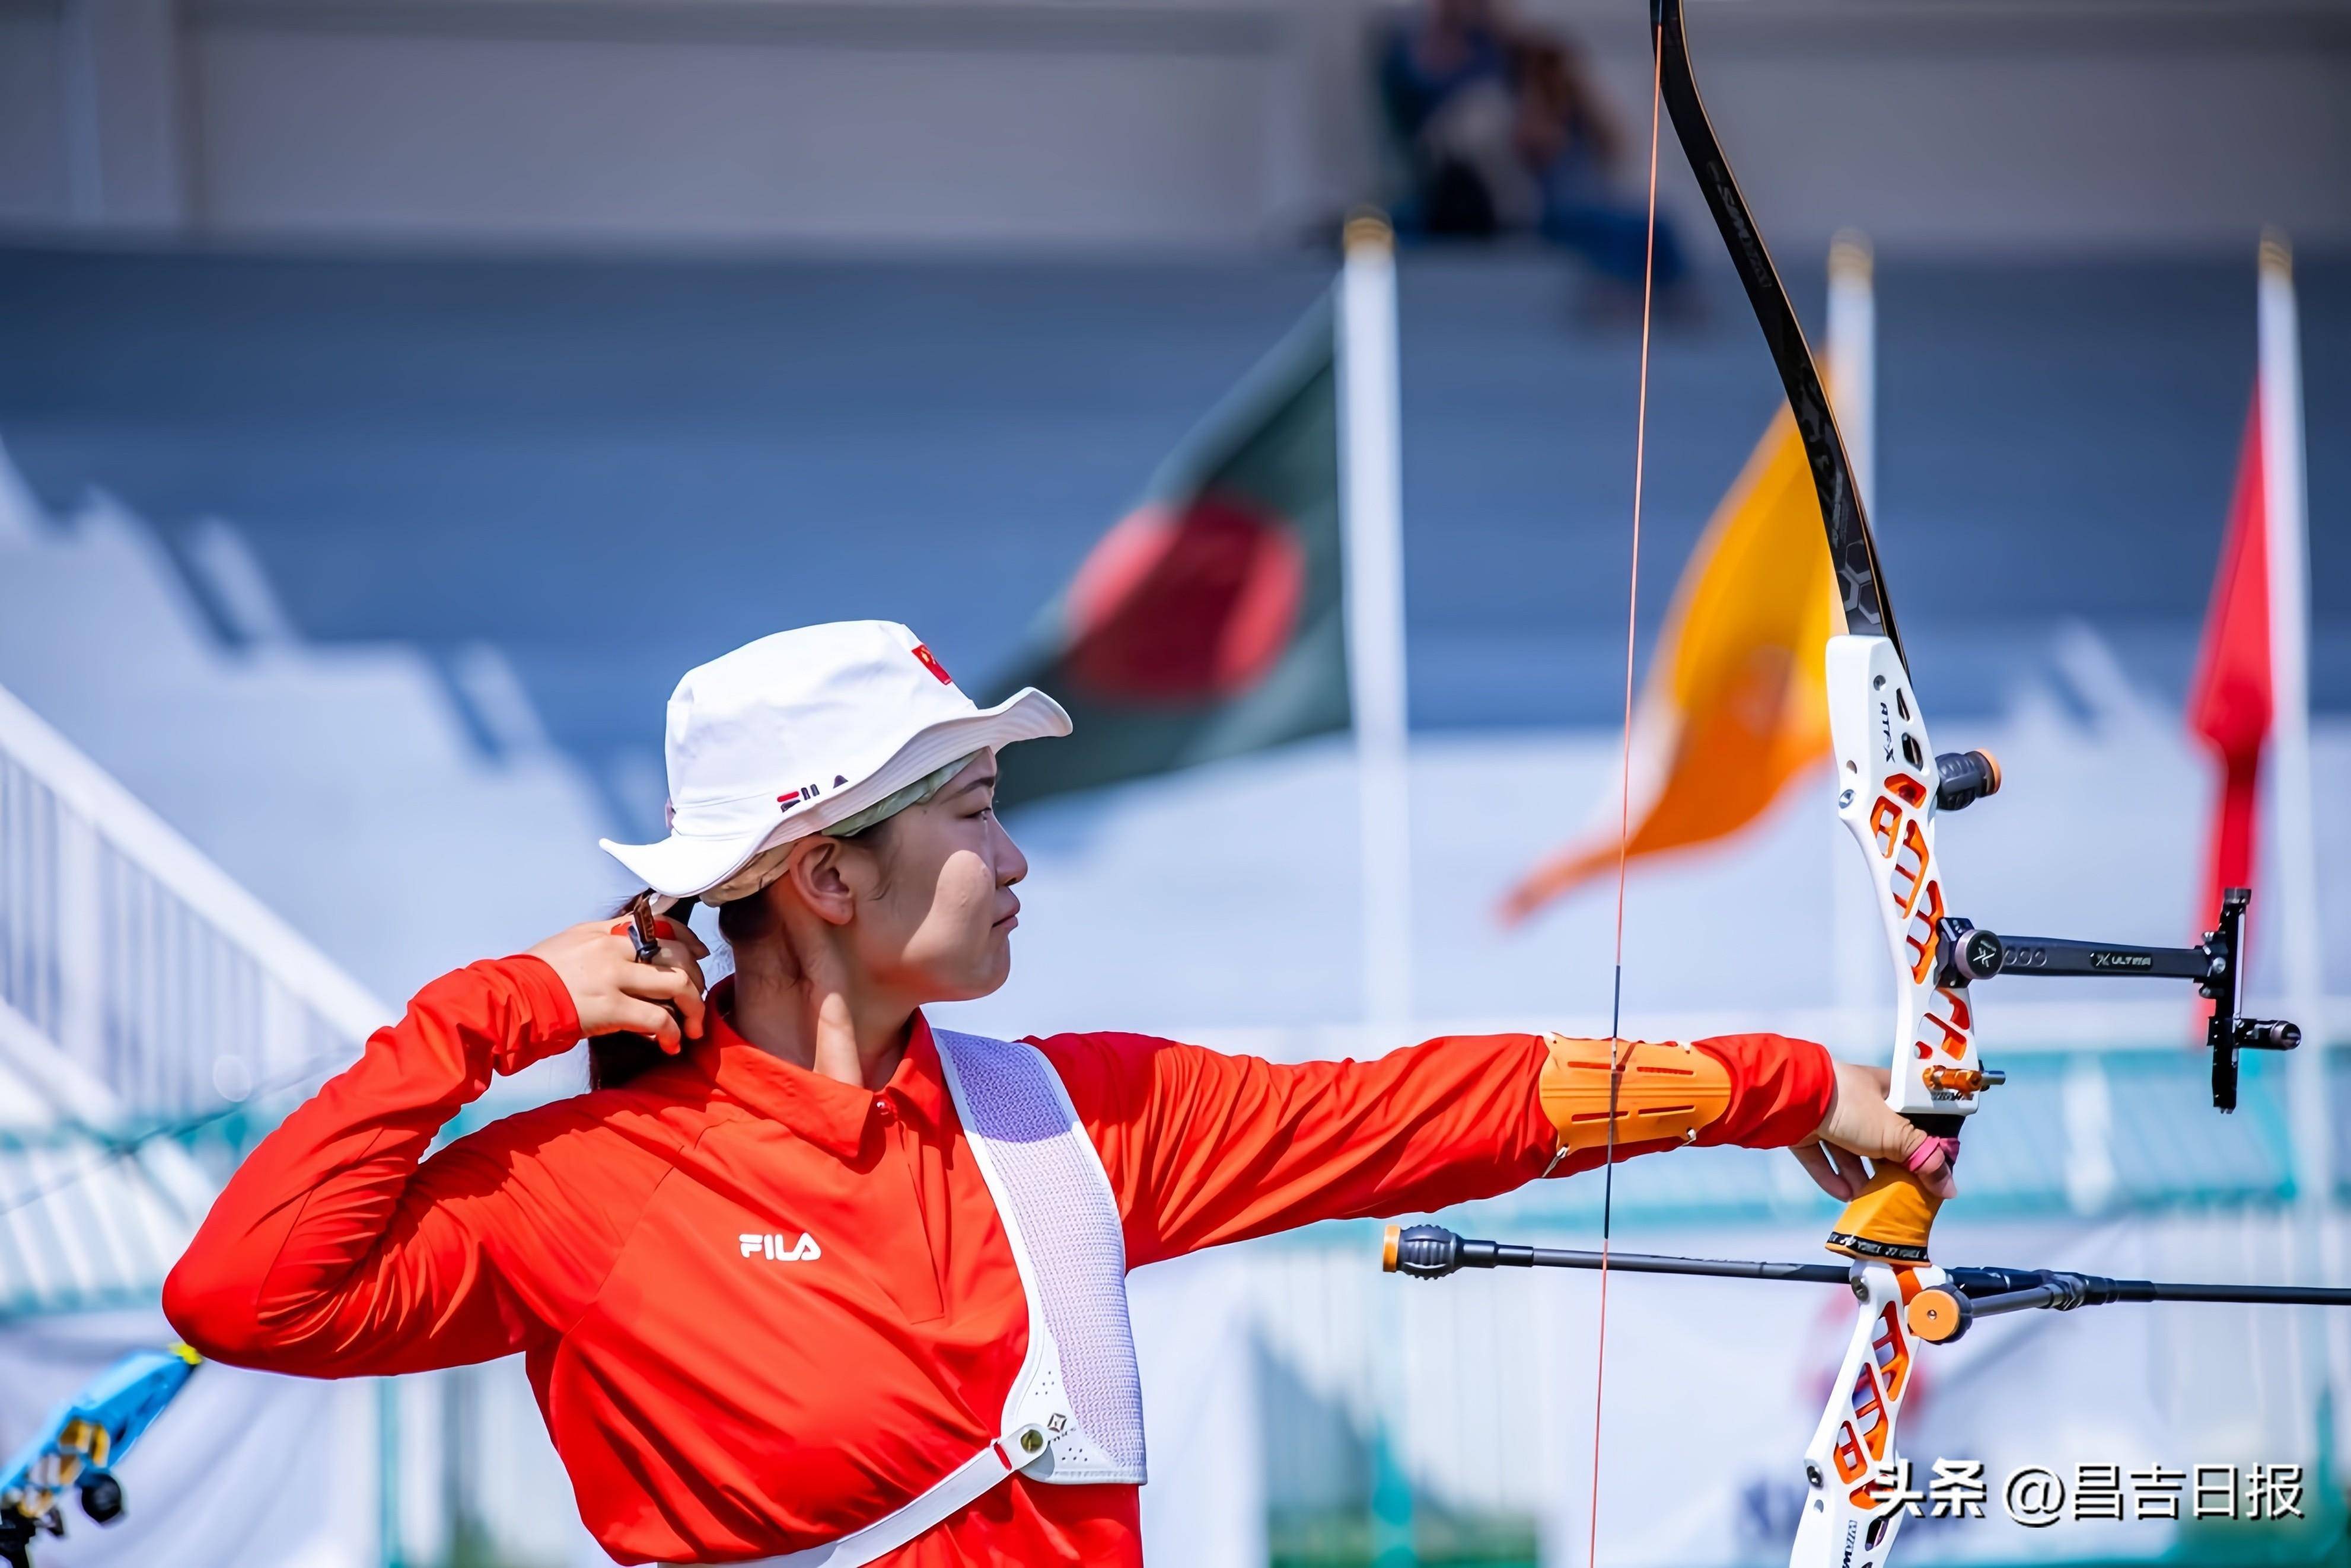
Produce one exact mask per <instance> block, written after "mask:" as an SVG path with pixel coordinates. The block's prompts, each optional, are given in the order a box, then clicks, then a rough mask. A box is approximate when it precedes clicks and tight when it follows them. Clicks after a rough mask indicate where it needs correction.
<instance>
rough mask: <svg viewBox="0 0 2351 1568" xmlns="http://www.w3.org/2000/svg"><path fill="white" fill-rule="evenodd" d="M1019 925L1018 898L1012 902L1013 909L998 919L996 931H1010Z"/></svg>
mask: <svg viewBox="0 0 2351 1568" xmlns="http://www.w3.org/2000/svg"><path fill="white" fill-rule="evenodd" d="M1019 924H1020V901H1019V899H1017V898H1016V899H1014V900H1013V901H1012V907H1011V908H1009V909H1008V910H1006V911H1005V912H1004V913H1003V914H1002V915H999V916H998V917H997V921H996V925H995V926H994V929H996V930H998V931H1009V930H1011V929H1012V928H1013V927H1014V926H1016V925H1019Z"/></svg>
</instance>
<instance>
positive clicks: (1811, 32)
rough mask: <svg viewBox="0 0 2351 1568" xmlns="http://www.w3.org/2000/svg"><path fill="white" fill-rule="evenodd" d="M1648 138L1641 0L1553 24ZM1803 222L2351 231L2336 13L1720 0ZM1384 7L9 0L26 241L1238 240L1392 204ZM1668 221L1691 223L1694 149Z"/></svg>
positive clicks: (2346, 43)
mask: <svg viewBox="0 0 2351 1568" xmlns="http://www.w3.org/2000/svg"><path fill="white" fill-rule="evenodd" d="M1525 9H1528V10H1531V11H1533V12H1535V13H1537V14H1539V15H1541V16H1546V17H1549V18H1551V19H1553V20H1556V21H1557V22H1558V23H1559V24H1560V25H1561V26H1563V27H1565V28H1567V29H1569V30H1570V31H1572V32H1573V33H1574V34H1575V35H1577V36H1578V37H1582V38H1583V40H1584V41H1585V43H1586V44H1587V45H1588V46H1589V47H1590V48H1591V49H1592V50H1593V53H1594V56H1595V58H1596V60H1597V62H1598V64H1599V67H1600V68H1601V71H1602V73H1603V75H1604V78H1606V79H1607V80H1608V81H1609V82H1610V83H1611V85H1612V88H1613V89H1614V97H1615V99H1616V100H1617V103H1618V106H1619V108H1620V109H1621V110H1623V112H1624V113H1625V118H1626V120H1627V123H1628V127H1630V128H1631V129H1632V130H1634V131H1635V133H1636V134H1637V132H1638V131H1639V130H1640V129H1642V128H1641V126H1640V125H1639V124H1638V121H1640V120H1645V119H1646V115H1644V114H1643V113H1642V112H1641V110H1642V106H1643V103H1644V101H1645V96H1646V91H1647V87H1648V65H1647V59H1646V28H1645V26H1643V25H1642V19H1643V16H1644V15H1645V11H1646V8H1645V7H1643V6H1642V5H1639V4H1638V0H1627V3H1625V4H1607V5H1603V4H1598V3H1596V0H1572V3H1565V4H1552V5H1530V6H1527V7H1525ZM1692 9H1693V13H1694V14H1693V16H1692V17H1691V30H1692V33H1693V37H1694V43H1695V47H1696V48H1697V49H1698V51H1699V53H1700V54H1701V56H1702V57H1703V61H1702V64H1703V72H1702V74H1703V76H1704V78H1705V80H1706V83H1707V85H1708V92H1709V94H1710V99H1711V103H1712V108H1713V110H1714V113H1715V115H1716V117H1717V119H1718V120H1719V122H1720V125H1721V129H1722V131H1723V134H1724V139H1725V141H1727V142H1728V143H1729V144H1730V145H1732V146H1733V147H1735V148H1736V149H1737V150H1738V153H1739V165H1740V169H1741V171H1742V172H1745V173H1746V174H1747V176H1748V177H1749V178H1750V180H1751V182H1752V185H1751V188H1750V195H1751V196H1752V198H1753V199H1754V201H1755V204H1756V205H1757V207H1758V209H1759V210H1760V211H1761V213H1762V214H1764V215H1765V216H1766V217H1767V219H1768V220H1769V221H1770V222H1771V225H1772V229H1773V233H1774V235H1775V238H1780V240H1781V243H1782V244H1783V245H1788V246H1804V247H1806V248H1812V247H1813V246H1815V245H1816V244H1817V242H1818V241H1820V240H1822V239H1823V238H1825V236H1826V235H1828V233H1829V232H1830V231H1831V230H1833V229H1834V228H1835V227H1837V226H1839V225H1845V224H1856V225H1862V226H1864V227H1865V228H1867V229H1869V230H1871V231H1872V232H1873V233H1874V234H1875V235H1876V236H1877V238H1878V240H1879V242H1880V243H1881V244H1882V245H1885V246H1894V247H1902V246H1917V247H1935V248H1938V249H1942V250H1946V251H1949V250H1955V249H1965V250H1998V249H2019V248H2022V249H2035V250H2051V249H2114V248H2179V247H2182V246H2189V247H2201V246H2213V245H2221V244H2237V243H2241V240H2242V237H2243V235H2246V234H2247V233H2249V232H2251V231H2252V229H2254V228H2255V227H2256V226H2258V225H2261V224H2263V223H2277V224H2283V225H2286V226H2287V227H2288V228H2289V229H2291V230H2293V231H2294V232H2295V233H2296V235H2298V236H2299V237H2300V238H2301V239H2302V240H2303V241H2304V243H2305V244H2317V245H2326V244H2331V243H2345V242H2351V15H2346V13H2345V12H2343V11H2342V10H2341V9H2340V8H2339V7H2337V6H2334V5H2324V4H2319V3H2316V0H2246V3H2243V4H2222V3H2218V0H2214V3H2208V4H2178V3H2173V4H2155V3H2151V0H2119V3H2116V4H2091V3H2089V0H2053V3H2052V4H2047V5H2014V4H2000V5H1963V4H1957V3H1945V0H1909V3H1905V4H1900V5H1881V6H1855V5H1835V4H1830V3H1828V0H1748V3H1744V4H1740V5H1728V4H1719V3H1714V0H1699V3H1698V4H1697V5H1694V6H1693V7H1692ZM1383 14H1384V13H1383V12H1382V10H1381V9H1380V8H1378V7H1375V6H1367V5H1362V4H1359V3H1358V0H1286V3H1275V4H1266V5H1229V4H1214V3H1191V4H1186V3H1169V0H1159V3H1155V4H1154V3H1118V4H1113V3H1108V0H1074V3H1069V4H1047V3H1043V0H973V3H969V4H957V5H946V4H937V3H923V0H831V3H824V4H811V3H806V0H777V3H773V4H758V3H756V0H465V3H463V4H457V3H450V0H326V3H294V0H176V3H175V0H0V225H5V227H7V228H14V229H16V230H18V231H20V232H23V231H27V230H29V231H32V232H34V233H41V232H45V231H54V230H57V229H66V230H79V229H87V228H92V227H95V228H101V229H108V230H115V231H124V232H127V233H130V234H134V235H148V236H158V235H161V236H175V235H176V236H197V237H203V238H217V239H228V240H254V239H262V238H277V237H285V236H298V237H308V238H334V237H347V236H363V237H368V238H376V239H388V240H410V241H414V242H420V243H444V242H449V241H453V240H454V241H457V242H462V243H472V244H488V245H498V244H507V245H512V244H534V245H536V244H548V243H556V244H578V243H588V244H596V243H611V242H620V243H625V244H630V245H651V246H713V245H717V246H726V245H737V246H780V247H793V248H806V247H811V246H834V247H841V248H849V249H862V248H892V249H906V248H915V249H921V248H942V247H983V248H1010V249H1038V248H1045V249H1062V250H1069V249H1081V250H1083V249H1092V250H1100V249H1113V250H1115V249H1132V248H1138V247H1142V248H1155V249H1164V248H1167V247H1174V246H1180V247H1188V248H1199V247H1205V248H1212V249H1214V248H1223V249H1230V248H1235V247H1244V246H1256V245H1262V244H1267V243H1283V242H1287V241H1290V240H1292V239H1294V238H1295V237H1297V236H1299V235H1302V234H1305V233H1308V232H1311V231H1313V230H1315V229H1318V228H1320V227H1322V226H1323V225H1326V224H1327V222H1328V220H1329V219H1330V218H1331V217H1332V215H1333V214H1336V213H1338V212H1339V211H1341V210H1342V209H1343V207H1344V206H1345V205H1347V204H1350V203H1352V202H1354V201H1357V200H1361V199H1364V197H1366V196H1371V195H1374V194H1376V193H1377V189H1378V185H1377V180H1376V177H1375V173H1374V169H1375V157H1374V147H1375V141H1374V136H1373V132H1372V127H1371V113H1370V92H1369V86H1368V79H1367V78H1368V57H1369V52H1370V40H1371V38H1372V37H1373V34H1374V25H1375V23H1376V20H1377V19H1378V17H1379V16H1382V15H1383ZM1667 166H1668V171H1669V172H1668V176H1667V177H1668V181H1669V183H1671V184H1673V185H1676V186H1679V187H1681V190H1680V193H1679V196H1678V197H1677V196H1676V195H1675V194H1673V193H1669V195H1668V200H1669V201H1670V200H1677V199H1679V200H1681V201H1682V203H1683V204H1684V205H1686V206H1687V205H1690V204H1691V202H1690V201H1689V192H1688V191H1687V184H1686V176H1684V175H1683V174H1682V173H1681V172H1680V171H1679V168H1678V160H1672V159H1669V160H1667Z"/></svg>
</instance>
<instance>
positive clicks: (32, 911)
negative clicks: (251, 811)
mask: <svg viewBox="0 0 2351 1568" xmlns="http://www.w3.org/2000/svg"><path fill="white" fill-rule="evenodd" d="M0 1001H5V1002H6V1004H7V1005H8V1006H9V1007H10V1008H11V1009H14V1010H15V1011H16V1013H17V1014H18V1015H19V1016H21V1017H22V1018H23V1019H25V1020H26V1022H28V1023H29V1024H31V1025H32V1026H33V1028H34V1029H36V1030H38V1031H39V1033H40V1034H41V1035H42V1036H43V1037H45V1038H46V1039H47V1040H49V1041H50V1042H51V1043H52V1044H53V1045H54V1046H55V1047H56V1048H57V1051H60V1052H61V1053H62V1054H63V1055H65V1056H66V1057H67V1058H68V1060H70V1061H73V1062H74V1063H75V1064H76V1065H77V1066H78V1067H79V1068H80V1069H82V1070H83V1071H86V1072H88V1073H89V1075H90V1076H91V1077H93V1078H95V1079H96V1080H97V1081H98V1082H100V1083H102V1084H104V1085H105V1086H106V1088H107V1089H108V1090H109V1091H110V1092H111V1093H112V1094H113V1095H114V1097H115V1098H116V1100H117V1101H118V1102H119V1103H120V1107H121V1110H122V1112H123V1113H125V1114H126V1115H128V1116H129V1117H131V1119H132V1120H133V1121H135V1122H144V1123H146V1124H158V1123H170V1122H175V1121H180V1120H183V1119H189V1118H193V1117H198V1116H203V1115H206V1114H209V1113H213V1112H214V1111H218V1110H222V1109H225V1108H227V1107H228V1106H230V1105H233V1104H235V1103H237V1102H239V1101H242V1100H244V1099H245V1098H246V1097H247V1096H248V1095H251V1094H253V1093H255V1092H256V1091H260V1090H265V1089H270V1088H277V1087H291V1086H292V1084H293V1083H294V1082H299V1081H301V1080H302V1079H303V1078H305V1077H306V1076H308V1074H309V1073H311V1072H313V1071H326V1070H328V1069H330V1068H331V1067H332V1066H333V1065H335V1064H337V1063H338V1062H339V1061H348V1060H350V1058H352V1057H355V1056H356V1055H357V1054H358V1051H359V1048H360V1044H361V1043H362V1042H363V1041H364V1040H366V1038H367V1036H368V1034H369V1032H370V1031H371V1030H374V1029H375V1028H376V1027H377V1026H378V1025H380V1024H382V1023H384V1022H387V1021H389V1020H390V1019H391V1018H392V1013H391V1011H390V1010H389V1009H386V1008H385V1007H384V1006H383V1004H382V1003H381V1002H379V1001H378V1000H377V999H376V998H374V997H372V996H371V995H369V994H368V992H367V991H366V990H365V989H364V988H361V987H360V985H359V984H358V983H357V982H355V981H353V980H352V979H351V978H350V977H349V976H348V975H346V974H344V973H343V972H342V970H341V969H340V968H339V967H336V966H335V964H334V963H333V962H331V961H330V960H329V959H328V958H327V957H326V956H324V955H322V954H320V953H319V950H318V949H317V948H315V947H313V946H310V944H309V943H308V942H307V941H305V940H304V939H303V938H302V937H301V936H299V935H298V934H297V933H296V932H295V931H294V929H293V928H292V927H291V926H289V925H287V924H286V923H285V922H284V921H282V920H280V919H279V918H278V917H277V915H273V914H271V913H270V912H269V911H268V910H267V909H266V908H264V907H263V906H262V904H260V902H259V901H258V900H256V898H255V897H254V896H253V895H252V894H249V893H247V892H246V890H245V889H244V888H243V887H241V886H239V885H238V884H237V883H236V882H235V881H234V880H233V879H232V878H230V877H229V876H228V875H227V873H224V872H223V871H222V870H221V869H220V868H219V867H218V866H216V865H214V864H213V862H211V861H209V860H207V859H205V858H204V855H203V854H202V853H200V852H198V851H197V850H196V849H195V848H194V847H193V846H192V845H191V844H189V843H188V841H186V840H184V839H183V838H182V837H180V835H179V834H178V833H176V832H174V831H172V829H171V828H170V827H168V826H167V825H165V823H164V822H163V821H162V819H161V818H159V817H157V816H156V815H155V813H154V812H153V811H152V810H149V809H148V808H147V807H146V806H144V805H142V804H141V802H140V801H139V800H137V799H135V798H134V797H133V796H132V795H131V793H130V791H128V790H126V789H123V788H122V787H121V786H120V784H118V783H116V782H115V781H114V779H111V778H110V777H109V776H108V775H107V773H106V772H105V771H104V770H103V769H102V768H99V767H98V765H97V764H95V763H93V762H92V761H90V760H89V758H86V757H84V756H83V755H82V754H81V753H80V752H79V751H78V750H76V749H75V748H74V747H73V746H72V745H71V743H69V742H68V741H67V740H66V738H65V737H63V736H61V735H59V734H58V733H57V731H56V730H55V729H54V728H52V727H50V726H49V725H48V724H47V722H46V721H44V720H43V719H42V718H41V717H40V716H38V715H37V714H35V713H34V712H33V711H32V710H31V709H30V708H28V707H26V706H25V705H24V704H23V703H22V702H20V701H18V700H17V699H16V697H15V696H14V695H11V694H9V693H8V692H7V691H5V689H0Z"/></svg>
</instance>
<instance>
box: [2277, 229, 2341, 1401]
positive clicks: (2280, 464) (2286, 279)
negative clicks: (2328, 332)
mask: <svg viewBox="0 0 2351 1568" xmlns="http://www.w3.org/2000/svg"><path fill="white" fill-rule="evenodd" d="M2258 298H2259V302H2260V305H2259V309H2260V323H2261V349H2260V354H2261V371H2260V374H2261V442H2262V516H2263V518H2264V520H2265V522H2266V524H2267V530H2266V534H2265V536H2264V538H2263V541H2262V542H2263V543H2264V545H2265V546H2266V547H2267V554H2268V557H2269V601H2270V604H2269V609H2270V692H2271V699H2270V701H2271V718H2270V768H2269V795H2270V802H2269V803H2270V813H2269V815H2270V821H2271V822H2272V824H2273V827H2272V830H2271V835H2270V856H2269V863H2270V865H2271V866H2272V867H2273V874H2274V875H2275V878H2276V883H2275V886H2276V889H2277V896H2276V897H2275V899H2274V900H2273V901H2271V902H2270V914H2269V918H2268V922H2267V924H2268V925H2269V928H2270V929H2271V930H2273V931H2274V932H2276V933H2277V936H2278V943H2277V946H2276V948H2275V949H2274V950H2275V951H2276V952H2277V954H2278V955H2279V958H2280V967H2281V969H2282V971H2283V973H2282V975H2281V977H2280V978H2281V980H2282V981H2283V985H2282V987H2281V988H2282V989H2283V992H2284V994H2285V1001H2286V1016H2287V1017H2288V1018H2291V1019H2294V1020H2295V1021H2296V1022H2298V1023H2300V1024H2301V1025H2302V1026H2303V1045H2302V1049H2301V1050H2299V1051H2295V1052H2294V1054H2293V1055H2292V1056H2291V1057H2289V1058H2288V1059H2287V1068H2286V1083H2287V1104H2288V1111H2287V1116H2288V1128H2289V1131H2290V1134H2291V1136H2292V1140H2293V1149H2294V1189H2295V1192H2296V1193H2297V1195H2298V1197H2299V1202H2300V1206H2301V1209H2302V1213H2303V1216H2304V1222H2305V1225H2306V1227H2307V1229H2306V1232H2305V1235H2306V1236H2307V1238H2308V1239H2309V1240H2310V1241H2311V1242H2312V1243H2313V1244H2314V1245H2313V1248H2312V1253H2313V1255H2312V1256H2310V1257H2309V1259H2308V1261H2309V1263H2310V1264H2311V1265H2314V1266H2315V1267H2316V1269H2317V1270H2319V1272H2320V1273H2321V1274H2322V1275H2323V1276H2324V1277H2325V1279H2327V1280H2329V1281H2332V1280H2333V1279H2334V1278H2335V1275H2336V1272H2337V1270H2338V1267H2339V1265H2338V1260H2337V1254H2338V1251H2339V1249H2338V1247H2337V1246H2336V1244H2335V1230H2334V1223H2333V1211H2334V1207H2335V1206H2334V1191H2335V1182H2334V1176H2335V1146H2334V1126H2333V1123H2332V1119H2331V1113H2330V1111H2329V1109H2328V1102H2327V1094H2326V1046H2327V1043H2328V1042H2327V1033H2326V1023H2327V1020H2326V1018H2325V998H2326V984H2325V969H2324V959H2323V957H2322V955H2323V953H2324V952H2325V949H2324V947H2323V946H2321V944H2320V941H2319V927H2318V837H2317V820H2316V814H2315V810H2314V805H2313V800H2312V789H2311V777H2310V643H2309V625H2310V566H2309V559H2310V556H2309V551H2310V539H2309V528H2308V518H2307V512H2308V496H2309V491H2308V487H2307V479H2306V476H2305V474H2304V467H2303V446H2302V434H2303V419H2302V351H2301V344H2300V329H2299V327H2298V325H2297V322H2296V319H2295V309H2294V257H2293V253H2292V251H2291V250H2290V249H2289V248H2288V247H2287V245H2286V240H2285V236H2284V235H2283V234H2281V233H2280V232H2278V231H2277V230H2275V229H2271V230H2269V231H2267V232H2265V233H2264V234H2263V235H2262V249H2261V284H2260V293H2259V297H2258ZM2256 918H2259V916H2258V914H2257V915H2256ZM2321 1333H2323V1334H2324V1335H2325V1345H2326V1351H2327V1354H2326V1355H2325V1369H2326V1381H2327V1385H2328V1388H2329V1392H2330V1393H2331V1394H2332V1396H2333V1398H2334V1403H2335V1405H2336V1406H2337V1408H2336V1409H2335V1417H2336V1420H2337V1422H2338V1423H2339V1422H2340V1421H2341V1420H2342V1418H2343V1416H2344V1415H2345V1414H2346V1413H2345V1412H2344V1411H2343V1410H2341V1409H2340V1408H2339V1406H2340V1404H2341V1400H2342V1395H2343V1389H2344V1376H2343V1371H2342V1368H2343V1362H2344V1359H2345V1356H2344V1349H2343V1339H2342V1335H2341V1334H2340V1333H2337V1332H2335V1324H2334V1323H2332V1322H2327V1323H2325V1324H2324V1325H2323V1326H2322V1328H2321Z"/></svg>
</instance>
